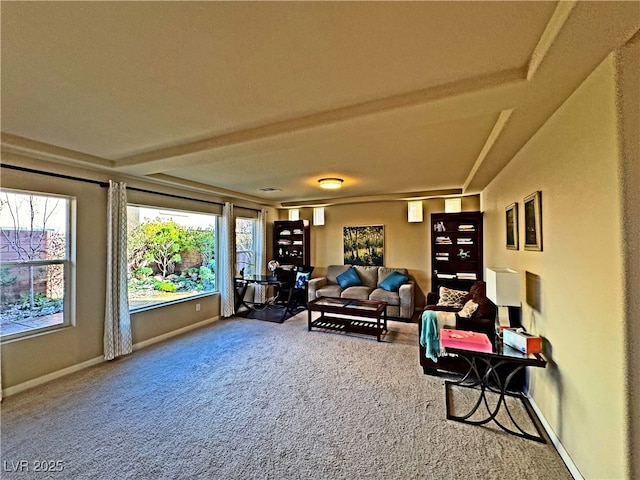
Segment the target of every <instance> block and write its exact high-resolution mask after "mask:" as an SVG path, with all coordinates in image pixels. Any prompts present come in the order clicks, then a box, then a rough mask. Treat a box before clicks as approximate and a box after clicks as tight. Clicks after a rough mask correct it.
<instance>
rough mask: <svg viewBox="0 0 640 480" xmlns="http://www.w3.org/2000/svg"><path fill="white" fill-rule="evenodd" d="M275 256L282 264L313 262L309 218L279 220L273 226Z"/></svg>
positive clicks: (306, 263) (298, 265)
mask: <svg viewBox="0 0 640 480" xmlns="http://www.w3.org/2000/svg"><path fill="white" fill-rule="evenodd" d="M273 235H274V239H273V258H274V259H275V260H277V261H278V263H280V265H295V266H297V267H302V266H304V265H310V264H311V229H310V227H309V220H278V221H275V222H274V228H273Z"/></svg>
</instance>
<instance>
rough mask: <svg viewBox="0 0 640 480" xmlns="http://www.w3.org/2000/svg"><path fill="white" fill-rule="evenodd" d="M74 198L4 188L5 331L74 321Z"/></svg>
mask: <svg viewBox="0 0 640 480" xmlns="http://www.w3.org/2000/svg"><path fill="white" fill-rule="evenodd" d="M72 203H73V199H71V198H70V197H62V196H54V195H43V194H36V193H28V192H18V191H11V190H2V191H1V192H0V264H1V265H0V288H1V291H0V335H1V336H2V338H3V339H5V338H13V337H19V336H24V335H27V334H31V333H33V332H34V331H42V330H50V329H55V328H59V327H60V326H66V325H70V324H71V323H72V318H71V312H72V310H73V309H72V308H70V307H71V304H70V302H71V299H72V298H73V293H72V288H73V285H72V280H73V278H72V277H73V275H72V258H71V251H72V249H71V238H72V235H71V231H70V225H71V223H72V222H71V206H72Z"/></svg>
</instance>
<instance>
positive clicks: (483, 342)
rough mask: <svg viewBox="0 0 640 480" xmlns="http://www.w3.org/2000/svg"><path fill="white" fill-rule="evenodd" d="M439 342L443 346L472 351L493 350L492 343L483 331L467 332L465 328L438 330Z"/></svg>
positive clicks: (489, 351)
mask: <svg viewBox="0 0 640 480" xmlns="http://www.w3.org/2000/svg"><path fill="white" fill-rule="evenodd" d="M440 344H441V345H442V346H443V347H444V348H447V347H449V348H459V349H460V350H472V351H474V352H486V353H491V352H493V345H492V344H491V341H490V340H489V337H487V336H486V335H485V334H484V333H478V332H468V331H466V330H451V329H448V328H443V329H442V330H440Z"/></svg>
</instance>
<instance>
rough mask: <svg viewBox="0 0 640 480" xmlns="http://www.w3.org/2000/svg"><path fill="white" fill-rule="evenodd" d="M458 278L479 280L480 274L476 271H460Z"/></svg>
mask: <svg viewBox="0 0 640 480" xmlns="http://www.w3.org/2000/svg"><path fill="white" fill-rule="evenodd" d="M457 277H458V280H477V279H478V276H477V275H476V274H475V273H458V274H457Z"/></svg>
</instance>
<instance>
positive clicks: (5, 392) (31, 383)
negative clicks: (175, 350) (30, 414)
mask: <svg viewBox="0 0 640 480" xmlns="http://www.w3.org/2000/svg"><path fill="white" fill-rule="evenodd" d="M219 319H220V316H216V317H211V318H208V319H206V320H203V321H201V322H198V323H194V324H192V325H187V326H186V327H182V328H179V329H177V330H172V331H171V332H167V333H165V334H162V335H158V336H157V337H153V338H149V339H147V340H144V341H142V342H138V343H136V344H134V345H133V350H134V351H136V350H140V349H141V348H144V347H148V346H149V345H153V344H154V343H158V342H162V341H164V340H167V339H169V338H171V337H176V336H178V335H182V334H183V333H187V332H190V331H191V330H195V329H197V328H201V327H204V326H206V325H209V324H211V323H213V322H216V321H218V320H219ZM102 362H106V360H105V359H104V356H99V357H95V358H92V359H90V360H87V361H84V362H81V363H78V364H76V365H71V366H70V367H66V368H63V369H61V370H57V371H55V372H51V373H48V374H46V375H43V376H41V377H38V378H33V379H31V380H27V381H26V382H23V383H19V384H18V385H13V386H12V387H7V388H4V389H2V398H5V397H10V396H11V395H15V394H17V393H20V392H24V391H25V390H29V389H30V388H34V387H37V386H39V385H42V384H44V383H47V382H50V381H52V380H56V379H58V378H61V377H64V376H66V375H70V374H72V373H75V372H79V371H80V370H84V369H85V368H89V367H93V366H94V365H98V364H100V363H102Z"/></svg>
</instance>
